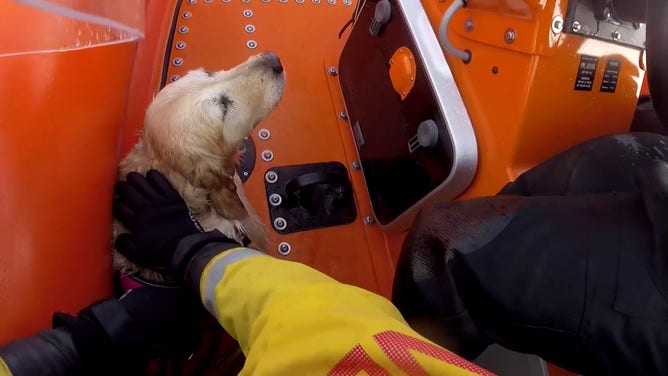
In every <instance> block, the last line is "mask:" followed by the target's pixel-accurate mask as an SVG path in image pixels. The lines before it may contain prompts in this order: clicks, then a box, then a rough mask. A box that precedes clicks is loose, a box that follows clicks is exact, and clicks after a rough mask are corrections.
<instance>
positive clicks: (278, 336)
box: [200, 248, 490, 376]
mask: <svg viewBox="0 0 668 376" xmlns="http://www.w3.org/2000/svg"><path fill="white" fill-rule="evenodd" d="M200 289H201V294H202V300H203V302H204V305H205V306H206V307H207V309H208V310H209V312H211V313H212V314H213V315H214V316H216V317H217V318H218V321H219V322H220V323H221V325H222V326H223V327H224V328H225V330H227V331H228V332H229V333H230V334H231V335H232V336H233V337H234V338H236V339H237V340H238V341H239V343H240V345H241V348H242V350H243V351H244V353H245V354H246V365H245V367H244V369H243V371H242V373H241V374H242V375H358V374H366V375H371V376H376V375H378V376H380V375H473V374H479V375H489V374H490V373H489V372H488V371H486V370H483V369H481V368H479V367H478V366H476V365H474V364H472V363H470V362H468V361H466V360H464V359H462V358H460V357H458V356H457V355H455V354H453V353H451V352H449V351H447V350H445V349H443V348H441V347H439V346H437V345H435V344H434V343H432V342H430V341H428V340H427V339H425V338H424V337H421V336H420V335H419V334H418V333H416V332H415V331H413V330H412V329H411V328H410V327H409V326H408V324H407V323H406V322H405V321H404V319H403V318H402V317H401V314H400V313H399V311H398V310H397V309H396V308H395V307H394V306H393V305H392V304H391V303H390V302H389V301H388V300H387V299H385V298H383V297H381V296H379V295H376V294H373V293H371V292H368V291H365V290H363V289H360V288H357V287H354V286H350V285H345V284H341V283H339V282H337V281H335V280H334V279H332V278H330V277H328V276H326V275H324V274H322V273H320V272H318V271H316V270H314V269H312V268H309V267H308V266H306V265H303V264H299V263H294V262H288V261H284V260H278V259H275V258H273V257H269V256H265V255H263V254H261V253H259V252H257V251H254V250H250V249H246V248H238V249H235V250H231V251H228V252H225V253H223V254H221V255H219V256H217V257H215V258H214V259H212V260H211V261H210V262H209V264H207V266H206V268H205V270H204V273H203V274H202V278H201V283H200Z"/></svg>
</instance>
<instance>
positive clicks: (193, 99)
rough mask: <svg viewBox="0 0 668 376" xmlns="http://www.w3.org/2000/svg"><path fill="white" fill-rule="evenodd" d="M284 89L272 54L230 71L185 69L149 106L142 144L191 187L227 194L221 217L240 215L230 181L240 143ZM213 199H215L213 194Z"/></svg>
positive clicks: (279, 66)
mask: <svg viewBox="0 0 668 376" xmlns="http://www.w3.org/2000/svg"><path fill="white" fill-rule="evenodd" d="M284 87H285V73H284V71H283V66H282V65H281V61H280V60H279V58H278V56H277V55H276V54H275V53H273V52H265V53H262V54H259V55H255V56H252V57H250V58H249V59H248V60H246V61H245V62H244V63H242V64H240V65H238V66H236V67H234V68H232V69H230V70H223V71H217V72H208V71H205V70H194V71H190V72H188V74H186V75H185V76H183V77H182V78H180V79H179V80H177V81H175V82H173V83H171V84H169V85H167V86H165V87H164V88H163V89H162V90H161V91H160V92H159V93H158V94H157V95H156V97H155V98H154V100H153V102H152V103H151V104H150V106H149V108H148V110H147V112H146V117H145V121H144V130H143V137H144V142H145V143H146V144H148V145H149V146H150V147H151V149H152V150H153V152H154V153H155V156H156V157H157V158H160V159H161V161H162V162H163V163H165V164H167V165H169V166H170V167H171V168H173V169H174V170H176V171H178V172H179V173H181V174H182V175H183V176H184V177H185V178H186V179H188V180H189V181H190V182H192V183H193V184H194V185H196V186H200V187H203V188H207V189H209V190H211V191H212V192H219V193H220V194H222V195H224V196H225V195H226V196H229V197H223V199H225V198H226V200H225V201H226V203H225V205H226V206H228V208H216V209H220V210H223V211H227V213H221V214H223V215H225V214H227V215H228V216H229V217H230V218H238V217H244V216H245V215H244V214H245V213H244V212H245V211H244V210H241V208H238V207H237V208H235V207H234V206H235V205H236V206H238V205H237V204H240V203H239V202H238V198H235V197H236V194H235V193H234V190H235V188H234V187H235V186H234V182H233V179H232V178H233V175H234V172H235V163H236V157H237V156H238V149H239V145H240V143H241V142H242V140H243V139H244V137H246V136H248V135H249V133H250V132H251V130H252V129H253V128H254V127H255V126H256V125H257V124H258V123H259V122H260V121H261V120H262V119H264V118H265V117H266V116H267V115H269V113H270V112H271V111H272V110H273V109H274V108H275V107H276V105H277V104H278V102H279V101H280V100H281V98H282V96H283V90H284ZM216 199H220V197H218V196H216V197H213V195H212V200H213V201H215V200H216ZM230 201H235V202H234V203H230ZM222 205H223V203H220V206H222ZM214 206H216V204H215V202H214Z"/></svg>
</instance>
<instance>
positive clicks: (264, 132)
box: [257, 128, 271, 140]
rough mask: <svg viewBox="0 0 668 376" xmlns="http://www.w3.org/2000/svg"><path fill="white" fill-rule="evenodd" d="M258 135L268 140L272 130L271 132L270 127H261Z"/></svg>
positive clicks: (261, 138)
mask: <svg viewBox="0 0 668 376" xmlns="http://www.w3.org/2000/svg"><path fill="white" fill-rule="evenodd" d="M257 136H258V137H259V138H260V140H268V139H269V137H271V132H269V129H264V128H263V129H260V130H259V131H258V132H257Z"/></svg>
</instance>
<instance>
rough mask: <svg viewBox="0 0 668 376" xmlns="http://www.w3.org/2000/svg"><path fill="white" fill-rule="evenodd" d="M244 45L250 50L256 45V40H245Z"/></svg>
mask: <svg viewBox="0 0 668 376" xmlns="http://www.w3.org/2000/svg"><path fill="white" fill-rule="evenodd" d="M246 47H248V48H250V49H251V50H252V49H255V48H256V47H257V42H256V41H254V40H249V41H248V42H246Z"/></svg>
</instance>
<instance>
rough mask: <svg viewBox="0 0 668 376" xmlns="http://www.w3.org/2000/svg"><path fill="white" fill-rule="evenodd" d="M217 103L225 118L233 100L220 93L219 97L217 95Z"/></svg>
mask: <svg viewBox="0 0 668 376" xmlns="http://www.w3.org/2000/svg"><path fill="white" fill-rule="evenodd" d="M218 104H219V105H220V107H221V108H222V109H223V118H225V116H227V112H228V111H229V109H230V107H231V106H232V104H234V101H233V100H231V99H230V97H228V96H227V95H225V94H222V95H221V96H220V97H218Z"/></svg>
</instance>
